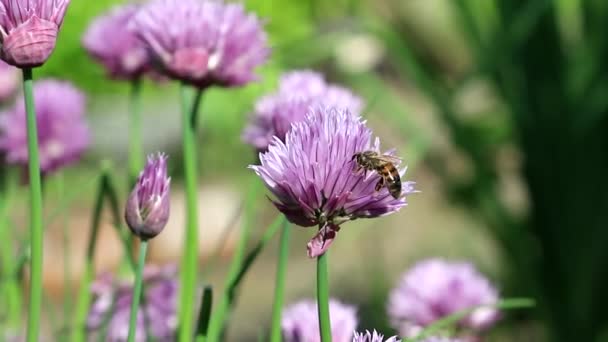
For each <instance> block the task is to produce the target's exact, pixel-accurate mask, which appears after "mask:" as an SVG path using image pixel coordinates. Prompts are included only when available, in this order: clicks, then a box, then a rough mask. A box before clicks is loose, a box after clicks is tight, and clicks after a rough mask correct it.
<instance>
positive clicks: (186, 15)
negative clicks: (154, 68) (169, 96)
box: [131, 0, 270, 88]
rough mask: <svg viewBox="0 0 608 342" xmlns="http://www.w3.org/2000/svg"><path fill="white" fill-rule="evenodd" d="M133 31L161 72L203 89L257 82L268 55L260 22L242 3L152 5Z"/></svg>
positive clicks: (168, 0) (156, 1)
mask: <svg viewBox="0 0 608 342" xmlns="http://www.w3.org/2000/svg"><path fill="white" fill-rule="evenodd" d="M131 29H132V30H133V32H134V33H135V34H136V35H137V36H138V37H139V38H140V39H141V40H142V41H143V42H144V43H145V45H146V47H147V48H148V50H149V51H150V52H151V54H152V57H153V59H154V61H155V63H157V64H158V65H159V66H160V67H161V69H162V71H163V72H165V73H166V74H167V75H168V76H170V77H172V78H175V79H177V80H181V81H183V82H186V83H189V84H192V85H194V86H197V87H199V88H204V87H208V86H212V85H219V86H226V87H230V86H240V85H244V84H246V83H248V82H250V81H253V80H255V78H256V76H255V74H254V70H255V68H256V67H257V66H258V65H260V64H262V63H263V62H264V61H266V59H267V57H268V55H269V53H270V50H269V48H268V45H267V37H266V33H265V32H264V30H263V29H262V24H261V23H260V20H259V19H258V18H257V17H256V16H255V15H254V14H248V13H246V12H245V9H244V7H243V5H242V4H224V3H222V2H221V1H199V0H152V1H151V2H149V3H147V4H146V5H144V6H143V7H142V8H141V10H140V11H138V13H137V14H136V15H135V16H134V18H133V21H132V23H131Z"/></svg>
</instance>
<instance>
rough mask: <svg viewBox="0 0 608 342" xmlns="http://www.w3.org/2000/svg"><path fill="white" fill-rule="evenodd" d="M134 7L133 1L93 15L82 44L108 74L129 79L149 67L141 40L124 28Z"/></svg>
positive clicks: (131, 16) (134, 9) (131, 15)
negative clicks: (95, 16)
mask: <svg viewBox="0 0 608 342" xmlns="http://www.w3.org/2000/svg"><path fill="white" fill-rule="evenodd" d="M137 10H138V6H137V5H123V6H116V7H114V8H112V10H110V12H108V13H107V14H105V15H102V16H100V17H98V18H96V19H95V20H94V21H93V22H92V23H91V25H90V26H89V28H88V29H87V31H86V33H85V34H84V37H83V39H82V44H83V46H84V48H85V49H86V50H87V52H88V53H89V54H90V55H91V56H92V57H93V58H95V59H96V60H98V61H99V62H100V63H101V64H102V65H103V66H104V67H105V69H106V70H107V72H108V74H109V75H110V77H113V78H116V79H124V80H132V79H136V78H138V77H140V76H141V75H142V74H143V73H144V72H146V71H147V70H149V68H150V60H149V56H148V53H147V51H146V48H145V46H144V44H143V43H142V42H141V41H140V40H139V39H138V38H137V37H136V36H135V35H134V34H133V32H131V31H129V30H128V29H127V27H128V24H129V23H130V21H131V19H132V18H133V16H134V15H135V13H136V12H137ZM108 37H112V38H111V39H108Z"/></svg>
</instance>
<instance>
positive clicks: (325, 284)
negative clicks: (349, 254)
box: [317, 252, 331, 342]
mask: <svg viewBox="0 0 608 342" xmlns="http://www.w3.org/2000/svg"><path fill="white" fill-rule="evenodd" d="M317 305H318V312H319V328H320V331H321V342H331V324H330V320H329V279H328V271H327V252H325V253H324V254H323V255H321V256H319V257H317Z"/></svg>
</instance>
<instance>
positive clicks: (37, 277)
mask: <svg viewBox="0 0 608 342" xmlns="http://www.w3.org/2000/svg"><path fill="white" fill-rule="evenodd" d="M32 83H33V82H32V69H31V68H25V69H23V94H24V97H25V110H26V116H27V151H28V159H29V160H28V171H29V173H28V176H29V181H30V246H31V251H32V257H31V258H32V259H31V261H30V305H29V319H28V322H27V340H28V342H35V341H38V335H39V334H40V306H41V304H42V248H43V245H42V234H43V230H42V184H41V180H40V159H39V156H38V129H37V127H36V109H35V108H34V91H33V85H32Z"/></svg>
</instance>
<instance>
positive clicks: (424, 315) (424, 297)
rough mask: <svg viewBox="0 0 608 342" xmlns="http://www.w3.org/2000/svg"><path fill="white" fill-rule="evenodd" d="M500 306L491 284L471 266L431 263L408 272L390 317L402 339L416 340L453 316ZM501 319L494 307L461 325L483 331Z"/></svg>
mask: <svg viewBox="0 0 608 342" xmlns="http://www.w3.org/2000/svg"><path fill="white" fill-rule="evenodd" d="M496 302H498V292H497V290H496V289H495V288H494V286H493V285H492V284H491V283H490V281H489V280H488V279H487V278H486V277H484V276H483V275H482V274H480V273H479V272H478V271H477V270H476V269H475V267H474V266H473V265H472V264H470V263H467V262H449V261H445V260H442V259H429V260H424V261H420V262H418V263H417V264H416V265H414V266H413V267H412V269H410V270H409V271H407V272H406V273H405V274H404V275H403V276H402V278H401V280H400V281H399V284H398V285H397V287H396V288H394V289H393V290H392V292H391V294H390V296H389V301H388V315H389V316H390V318H391V323H392V324H393V326H394V327H395V328H396V329H398V330H399V332H400V334H401V335H402V336H407V337H412V336H415V335H416V334H417V333H418V332H419V331H420V330H421V329H422V328H424V327H425V326H427V325H429V324H431V323H433V322H434V321H436V320H438V319H441V318H443V317H445V316H448V315H450V314H453V313H456V312H458V311H461V310H465V309H471V308H474V307H476V306H480V305H492V304H495V303H496ZM498 318H499V312H498V311H497V310H496V309H494V308H491V307H481V308H478V309H475V310H474V311H473V312H472V313H471V314H470V315H468V316H467V317H466V318H464V319H463V320H462V321H461V322H459V325H460V326H461V327H464V328H470V329H483V328H487V327H489V326H490V325H492V324H493V323H494V322H495V321H496V320H497V319H498Z"/></svg>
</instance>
